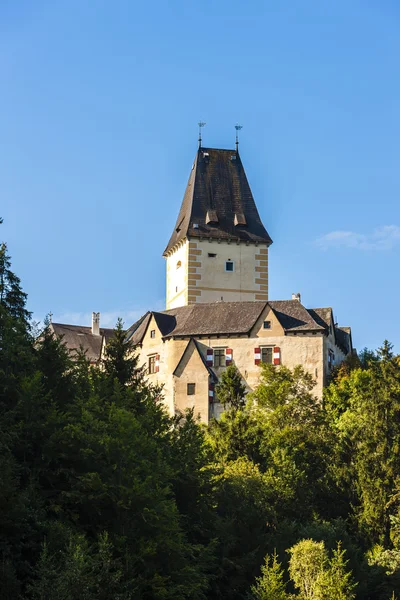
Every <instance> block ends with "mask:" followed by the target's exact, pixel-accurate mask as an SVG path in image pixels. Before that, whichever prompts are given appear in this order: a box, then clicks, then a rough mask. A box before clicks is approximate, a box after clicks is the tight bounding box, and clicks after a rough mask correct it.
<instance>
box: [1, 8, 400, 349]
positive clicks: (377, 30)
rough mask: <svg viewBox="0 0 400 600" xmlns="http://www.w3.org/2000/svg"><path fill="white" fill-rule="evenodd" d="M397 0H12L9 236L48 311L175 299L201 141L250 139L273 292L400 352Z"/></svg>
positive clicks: (4, 39)
mask: <svg viewBox="0 0 400 600" xmlns="http://www.w3.org/2000/svg"><path fill="white" fill-rule="evenodd" d="M399 57H400V4H399V2H398V0H379V1H378V0H375V1H372V0H351V1H349V0H336V1H335V2H332V1H331V0H301V1H300V0H299V1H296V0H274V1H272V0H249V1H248V2H243V0H241V1H238V0H229V1H228V0H201V2H194V1H191V0H169V1H166V0H163V1H161V0H153V1H152V2H151V1H148V2H137V1H134V0H113V1H112V2H111V1H110V0H108V1H105V0H96V1H94V0H93V1H90V0H58V1H57V2H54V1H53V0H36V1H35V2H32V1H31V0H19V1H18V2H16V1H15V0H0V76H1V93H0V216H2V217H3V218H4V224H3V225H2V226H1V228H0V239H4V240H6V241H7V242H8V244H9V250H10V253H11V255H12V259H13V269H14V270H15V271H16V272H17V274H18V275H19V276H20V277H21V279H22V283H23V287H24V289H25V291H27V292H28V294H29V308H30V309H31V310H32V311H33V312H34V315H35V317H36V318H37V319H41V318H43V316H44V315H45V314H46V313H47V312H49V311H52V312H53V314H54V317H53V319H54V320H55V321H61V322H71V323H81V324H90V315H91V312H92V311H100V312H101V313H102V325H104V326H105V325H109V324H111V325H113V324H114V322H115V320H116V318H117V316H118V315H121V316H122V317H123V318H124V319H125V321H126V325H130V324H131V322H133V320H135V318H136V317H137V316H138V315H139V314H140V313H142V312H144V311H145V310H147V309H151V308H153V309H162V308H164V301H165V300H164V296H165V266H164V259H163V258H162V256H161V255H162V252H163V249H164V247H165V245H166V243H167V241H168V238H169V236H170V233H171V230H172V228H173V226H174V224H175V219H176V216H177V212H178V210H179V206H180V203H181V200H182V196H183V192H184V189H185V186H186V181H187V178H188V176H189V172H190V168H191V165H192V162H193V158H194V155H195V152H196V149H197V122H198V121H199V119H203V120H204V121H206V122H207V126H206V127H205V129H204V145H205V146H211V147H221V148H226V147H228V148H229V147H233V146H234V134H235V131H234V125H235V123H236V122H240V123H241V124H243V130H242V132H241V143H240V151H241V156H242V160H243V163H244V166H245V169H246V171H247V176H248V178H249V181H250V185H251V187H252V190H253V194H254V197H255V200H256V203H257V205H258V208H259V211H260V214H261V217H262V219H263V221H264V224H265V226H266V228H267V230H268V232H269V233H270V235H271V237H272V238H273V240H274V244H273V245H272V247H271V251H270V295H271V299H276V300H278V299H279V300H280V299H287V298H290V297H291V293H292V292H298V291H299V292H301V294H302V301H303V303H304V304H305V305H306V306H308V307H315V306H316V307H317V306H332V307H333V308H334V314H335V316H336V317H337V319H338V321H339V324H341V325H351V326H352V328H353V340H354V344H355V346H356V347H358V348H361V347H363V346H369V347H372V348H376V347H377V346H378V345H380V343H381V342H382V340H383V339H384V338H388V339H389V340H391V341H392V342H394V343H395V346H396V349H397V351H400V325H399V322H400V319H399V317H398V314H399V310H400V309H399V306H400V282H399V251H400V208H399V197H400V180H399V173H400V171H399V164H400V147H399V140H400V73H399V70H400V68H399V65H400V61H399Z"/></svg>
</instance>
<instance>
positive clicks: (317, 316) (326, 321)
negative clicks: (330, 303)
mask: <svg viewBox="0 0 400 600" xmlns="http://www.w3.org/2000/svg"><path fill="white" fill-rule="evenodd" d="M308 312H309V313H310V315H311V316H312V318H313V319H314V321H316V323H318V325H321V326H322V327H324V328H325V329H326V331H329V327H330V326H331V325H333V317H332V309H331V308H330V307H328V308H309V309H308Z"/></svg>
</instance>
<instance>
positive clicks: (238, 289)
mask: <svg viewBox="0 0 400 600" xmlns="http://www.w3.org/2000/svg"><path fill="white" fill-rule="evenodd" d="M271 244H272V240H271V238H270V236H269V235H268V233H267V231H266V229H265V227H264V225H263V224H262V222H261V219H260V216H259V214H258V211H257V207H256V204H255V202H254V198H253V195H252V193H251V190H250V186H249V184H248V181H247V177H246V174H245V171H244V168H243V165H242V161H241V160H240V156H239V152H238V151H237V150H217V149H215V148H201V147H200V148H199V149H198V152H197V155H196V158H195V161H194V163H193V167H192V171H191V173H190V177H189V181H188V184H187V188H186V191H185V195H184V198H183V202H182V206H181V209H180V212H179V216H178V219H177V221H176V225H175V229H174V231H173V233H172V236H171V238H170V240H169V242H168V245H167V247H166V249H165V251H164V257H165V258H166V261H167V309H170V308H175V307H177V306H185V305H188V304H194V303H199V302H215V301H218V300H223V301H225V302H228V301H239V300H240V301H243V300H268V248H269V246H270V245H271Z"/></svg>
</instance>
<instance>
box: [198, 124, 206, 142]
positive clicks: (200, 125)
mask: <svg viewBox="0 0 400 600" xmlns="http://www.w3.org/2000/svg"><path fill="white" fill-rule="evenodd" d="M197 124H198V126H199V148H201V129H202V127H204V126H205V125H207V123H205V122H204V121H199V122H198V123H197Z"/></svg>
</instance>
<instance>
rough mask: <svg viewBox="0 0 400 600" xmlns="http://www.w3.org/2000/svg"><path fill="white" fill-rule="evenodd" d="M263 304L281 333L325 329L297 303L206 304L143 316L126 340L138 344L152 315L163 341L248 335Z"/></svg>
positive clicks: (288, 301) (259, 314)
mask: <svg viewBox="0 0 400 600" xmlns="http://www.w3.org/2000/svg"><path fill="white" fill-rule="evenodd" d="M267 304H269V305H270V306H271V308H272V310H273V311H274V314H275V315H276V318H277V319H278V321H279V322H280V324H281V325H282V327H283V328H284V330H285V332H288V333H291V332H298V331H304V332H305V331H321V332H324V331H325V327H324V326H322V325H320V324H319V323H317V322H316V321H315V320H314V319H313V318H312V316H311V314H310V312H309V311H308V310H307V309H306V308H304V306H303V305H302V304H301V303H300V302H299V301H298V300H279V301H277V300H275V301H270V302H268V303H267V302H210V303H200V304H191V305H189V306H181V307H179V308H173V309H171V310H166V311H162V312H153V313H147V314H146V315H145V316H144V319H143V320H142V322H141V324H140V326H139V327H137V328H136V329H135V331H134V332H133V333H132V334H131V335H130V337H129V338H128V339H131V341H132V342H133V343H134V344H140V343H141V342H142V339H143V336H144V334H145V332H146V329H147V326H148V323H149V321H150V319H151V315H154V318H155V320H156V322H157V325H158V327H159V329H160V332H161V335H162V336H163V337H164V338H169V337H192V336H193V337H198V336H201V335H240V334H248V333H249V332H250V331H251V329H252V328H253V327H254V325H255V323H256V321H257V320H258V318H259V317H260V316H261V314H262V312H263V311H264V309H265V307H266V306H267ZM128 331H129V330H128Z"/></svg>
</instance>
